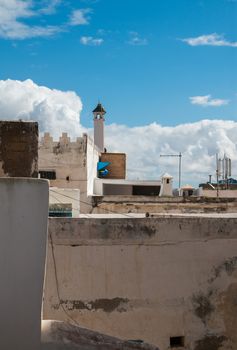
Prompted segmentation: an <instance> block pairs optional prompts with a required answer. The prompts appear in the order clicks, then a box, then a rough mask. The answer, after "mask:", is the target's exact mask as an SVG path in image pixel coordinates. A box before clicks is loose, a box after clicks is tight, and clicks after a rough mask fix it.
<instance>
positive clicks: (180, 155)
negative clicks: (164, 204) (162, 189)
mask: <svg viewBox="0 0 237 350" xmlns="http://www.w3.org/2000/svg"><path fill="white" fill-rule="evenodd" d="M181 159H182V154H181V152H179V189H180V188H181Z"/></svg>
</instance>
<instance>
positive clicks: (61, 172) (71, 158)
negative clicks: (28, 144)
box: [39, 133, 98, 213]
mask: <svg viewBox="0 0 237 350" xmlns="http://www.w3.org/2000/svg"><path fill="white" fill-rule="evenodd" d="M88 143H90V144H89V149H90V151H89V152H93V153H92V154H90V156H89V155H88ZM96 155H97V151H96V149H95V148H93V147H91V142H90V140H89V139H88V137H87V135H86V134H84V135H83V137H78V138H77V140H76V141H75V142H72V141H71V140H70V137H68V135H67V134H66V133H63V134H62V137H60V140H59V141H54V140H53V138H52V137H51V136H50V134H49V133H45V135H44V137H43V138H42V140H41V142H40V146H39V170H45V171H47V170H54V171H55V172H56V180H50V185H51V186H53V187H59V188H75V189H80V195H81V205H80V210H81V212H82V213H88V212H90V210H91V201H90V199H89V198H88V197H87V191H88V189H89V190H91V187H90V186H91V182H92V186H93V181H91V176H92V173H91V172H92V170H91V168H93V166H94V159H96ZM97 158H98V156H97ZM87 159H88V162H89V163H87ZM88 170H89V171H90V173H88ZM95 171H96V168H95ZM93 174H94V173H93ZM88 178H89V183H88ZM91 194H92V193H91Z"/></svg>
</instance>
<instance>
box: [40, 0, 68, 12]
mask: <svg viewBox="0 0 237 350" xmlns="http://www.w3.org/2000/svg"><path fill="white" fill-rule="evenodd" d="M61 2H62V0H44V1H43V2H42V8H41V9H40V11H39V12H40V13H43V14H46V15H50V14H52V13H55V11H56V8H57V6H58V5H60V4H61Z"/></svg>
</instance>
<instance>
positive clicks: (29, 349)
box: [0, 178, 48, 350]
mask: <svg viewBox="0 0 237 350" xmlns="http://www.w3.org/2000/svg"><path fill="white" fill-rule="evenodd" d="M0 198H1V200H0V225H1V226H0V279H1V285H0V309H1V313H0V331H1V339H0V348H1V349H4V350H16V349H19V350H21V349H22V350H33V349H34V350H40V349H41V345H40V344H41V306H42V295H43V282H44V272H45V271H44V270H45V258H46V245H47V217H48V182H47V181H45V180H37V179H15V178H14V179H13V178H5V179H4V178H1V179H0Z"/></svg>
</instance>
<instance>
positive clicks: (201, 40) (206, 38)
mask: <svg viewBox="0 0 237 350" xmlns="http://www.w3.org/2000/svg"><path fill="white" fill-rule="evenodd" d="M182 41H184V42H186V43H187V44H189V45H191V46H230V47H237V42H236V41H228V40H226V39H225V38H224V36H223V35H220V34H217V33H212V34H208V35H201V36H198V37H195V38H187V39H182Z"/></svg>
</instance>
